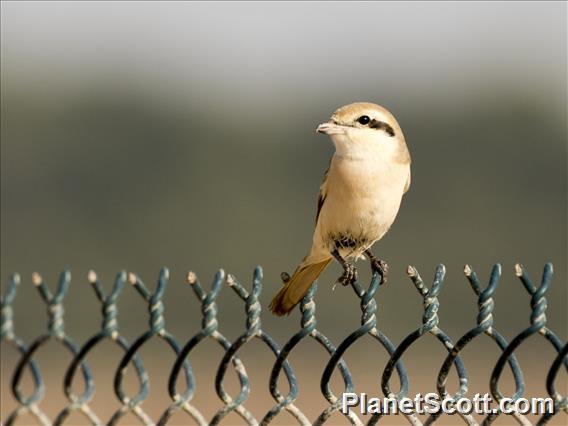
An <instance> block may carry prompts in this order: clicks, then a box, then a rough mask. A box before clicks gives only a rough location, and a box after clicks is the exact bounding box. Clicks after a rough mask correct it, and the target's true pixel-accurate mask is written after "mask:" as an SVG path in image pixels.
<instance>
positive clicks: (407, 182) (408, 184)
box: [404, 169, 412, 194]
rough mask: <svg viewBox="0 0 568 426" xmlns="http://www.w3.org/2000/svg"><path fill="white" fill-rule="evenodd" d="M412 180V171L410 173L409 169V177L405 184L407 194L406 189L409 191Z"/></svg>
mask: <svg viewBox="0 0 568 426" xmlns="http://www.w3.org/2000/svg"><path fill="white" fill-rule="evenodd" d="M411 180H412V177H411V173H410V169H408V177H407V178H406V183H405V184H404V193H405V194H406V191H408V188H410V181H411Z"/></svg>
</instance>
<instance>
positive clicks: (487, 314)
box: [437, 263, 526, 425]
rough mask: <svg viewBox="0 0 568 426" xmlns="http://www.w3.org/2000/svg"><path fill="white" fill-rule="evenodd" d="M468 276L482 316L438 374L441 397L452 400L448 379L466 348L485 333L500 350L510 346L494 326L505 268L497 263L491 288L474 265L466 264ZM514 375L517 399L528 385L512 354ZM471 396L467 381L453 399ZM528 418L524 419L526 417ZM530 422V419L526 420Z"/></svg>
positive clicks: (510, 361) (491, 418) (489, 419)
mask: <svg viewBox="0 0 568 426" xmlns="http://www.w3.org/2000/svg"><path fill="white" fill-rule="evenodd" d="M464 274H465V276H466V278H467V280H468V282H469V284H470V286H471V288H472V290H473V291H474V293H475V294H476V295H477V296H478V298H477V307H478V311H479V312H478V314H477V326H476V327H474V328H472V329H471V330H469V331H468V332H467V333H465V334H464V335H463V336H462V337H460V338H459V339H458V341H457V342H456V344H455V346H454V348H453V349H452V350H451V351H450V353H449V354H448V355H447V357H446V359H445V360H444V363H443V364H442V367H441V368H440V372H439V373H438V379H437V387H438V395H440V397H441V398H446V397H448V396H449V395H448V392H447V390H446V380H447V377H448V374H450V369H451V367H452V364H453V362H454V360H455V359H456V357H457V356H458V355H459V353H460V352H461V351H463V350H464V349H465V347H466V346H467V345H468V344H469V343H471V342H472V341H473V339H475V338H476V337H477V336H480V335H482V334H485V335H487V336H489V337H490V338H491V339H492V340H493V341H494V342H495V343H496V344H497V345H498V346H499V349H501V350H504V349H505V348H506V347H507V345H508V343H507V341H506V340H505V338H504V337H503V336H502V335H501V334H500V333H499V332H498V331H497V330H496V329H495V328H494V327H493V309H494V307H495V302H494V301H493V294H494V293H495V290H496V289H497V286H498V285H499V279H500V277H501V265H500V264H498V263H497V264H495V265H494V266H493V269H492V270H491V275H490V278H489V283H488V284H487V287H485V288H482V287H481V284H480V283H479V279H478V278H477V274H476V273H475V271H473V269H472V268H471V266H469V265H466V266H465V267H464ZM507 362H508V364H509V367H510V369H511V372H512V373H513V378H514V381H515V394H514V395H513V398H520V397H521V396H522V395H523V393H524V390H525V383H524V379H523V373H522V371H521V368H520V366H519V363H518V361H517V358H516V357H515V355H512V356H511V357H509V358H508V360H507ZM466 394H467V382H464V383H462V386H460V388H459V389H458V391H457V392H456V393H455V394H454V395H452V396H451V398H452V399H453V401H454V402H455V401H456V400H458V399H459V398H462V397H464V396H465V395H466ZM498 415H499V413H496V414H488V416H487V417H486V418H485V420H484V421H483V424H484V425H489V424H491V423H492V422H493V421H494V420H495V419H496V418H497V416H498ZM523 419H524V417H523ZM524 420H526V419H524Z"/></svg>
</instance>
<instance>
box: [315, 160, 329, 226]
mask: <svg viewBox="0 0 568 426" xmlns="http://www.w3.org/2000/svg"><path fill="white" fill-rule="evenodd" d="M329 164H330V166H331V161H330V163H329ZM330 166H327V170H326V171H325V173H324V175H323V182H322V183H321V185H320V192H319V195H318V212H317V213H316V225H317V223H318V219H319V216H320V213H321V208H322V207H323V203H324V202H325V197H326V195H327V173H328V172H329V167H330Z"/></svg>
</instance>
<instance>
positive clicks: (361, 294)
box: [317, 272, 417, 424]
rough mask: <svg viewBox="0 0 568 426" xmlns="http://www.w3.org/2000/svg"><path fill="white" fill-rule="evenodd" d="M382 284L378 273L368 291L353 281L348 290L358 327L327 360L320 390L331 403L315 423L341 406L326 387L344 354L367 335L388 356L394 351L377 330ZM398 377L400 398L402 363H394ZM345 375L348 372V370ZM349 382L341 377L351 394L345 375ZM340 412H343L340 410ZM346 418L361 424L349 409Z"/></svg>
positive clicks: (412, 420)
mask: <svg viewBox="0 0 568 426" xmlns="http://www.w3.org/2000/svg"><path fill="white" fill-rule="evenodd" d="M383 283H384V278H383V276H381V275H380V274H378V273H376V272H375V273H373V276H372V278H371V282H370V284H369V288H368V289H367V290H364V289H363V288H362V287H361V286H360V285H359V283H358V282H354V283H353V284H352V285H351V287H352V288H353V291H354V292H355V295H356V296H357V297H358V298H359V299H360V308H361V311H362V316H361V326H360V327H359V328H357V329H356V330H355V331H354V332H352V333H351V334H349V335H348V336H347V337H346V338H345V339H344V340H343V341H342V342H341V343H340V344H339V346H338V347H337V349H336V350H335V351H333V352H332V353H331V357H330V360H329V361H328V363H327V365H326V367H325V369H324V372H323V374H322V379H321V391H322V393H323V394H324V396H325V398H326V399H327V400H328V401H329V402H330V403H331V404H332V405H331V407H329V408H328V409H327V410H326V411H324V412H323V413H322V414H321V415H320V417H319V418H318V421H317V423H323V421H324V420H325V419H326V418H328V417H329V416H330V415H331V413H333V411H336V410H338V409H339V408H340V407H341V401H340V400H339V399H338V398H337V396H335V395H334V394H333V393H332V392H331V389H330V387H329V381H330V379H331V376H332V374H333V371H334V369H335V368H336V366H338V365H339V366H340V369H341V363H344V361H343V360H342V358H341V357H342V356H343V354H344V353H345V352H346V351H347V350H348V349H349V348H350V347H351V346H352V345H353V344H354V343H355V342H356V341H357V340H359V339H360V338H361V337H363V336H365V335H367V334H368V335H369V336H371V337H372V338H374V339H375V340H377V341H378V342H379V343H380V344H381V346H382V347H383V348H384V349H386V351H387V352H388V354H389V356H392V354H393V353H394V352H395V346H394V345H393V344H392V342H391V341H390V340H389V339H388V338H387V337H386V336H385V335H384V334H383V333H382V332H380V331H379V330H378V329H377V316H376V312H377V303H376V301H375V299H374V295H375V293H376V292H377V290H378V288H379V287H380V286H381V285H382V284H383ZM345 369H346V367H345ZM396 369H397V374H398V377H399V380H400V383H401V391H400V393H401V395H406V393H407V392H408V375H407V373H406V369H405V368H404V365H403V364H402V362H397V363H396ZM347 372H348V371H347ZM347 378H348V379H349V381H346V380H345V379H346V377H345V375H344V382H345V384H346V390H345V392H353V388H354V386H353V383H352V381H351V376H350V375H349V376H347ZM342 412H343V411H342ZM347 416H348V418H349V420H350V421H351V423H352V424H362V422H361V420H360V419H359V418H358V417H357V416H356V415H355V413H353V412H352V411H351V410H349V412H348V415H347ZM380 417H381V415H380V414H373V415H372V416H371V418H370V420H369V424H376V423H377V422H378V420H379V419H380ZM406 417H407V419H408V420H409V422H410V423H411V424H416V421H417V419H416V416H414V415H413V414H411V415H408V416H406Z"/></svg>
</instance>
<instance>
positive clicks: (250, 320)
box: [210, 266, 309, 425]
mask: <svg viewBox="0 0 568 426" xmlns="http://www.w3.org/2000/svg"><path fill="white" fill-rule="evenodd" d="M227 284H228V285H229V286H230V287H231V288H232V289H233V291H235V293H236V294H237V296H238V297H239V298H240V299H241V300H243V301H244V302H245V312H246V315H247V321H246V331H245V332H244V333H243V334H242V335H241V336H239V337H238V338H237V339H236V340H235V341H234V342H233V343H232V345H231V346H230V347H229V348H228V349H227V352H226V353H225V356H224V357H223V359H222V360H221V363H220V365H219V368H218V370H217V375H216V377H215V389H216V391H217V395H218V396H219V398H220V399H221V401H223V403H224V404H225V405H224V407H222V408H221V409H220V410H219V411H217V413H216V414H215V416H214V417H213V419H212V420H211V423H210V424H212V425H216V424H219V422H220V421H221V420H222V419H223V417H225V416H226V415H227V414H228V413H230V412H231V411H236V412H237V413H238V414H239V415H240V416H241V417H242V418H243V420H245V421H246V422H247V424H249V425H257V424H258V421H257V420H256V418H255V417H254V416H253V415H252V414H250V413H249V412H248V411H247V414H244V413H241V412H239V407H240V406H242V404H243V403H244V402H245V401H246V400H247V398H248V396H249V394H250V382H249V381H248V378H247V376H246V375H243V376H239V379H240V385H241V390H240V392H239V394H238V395H237V396H236V397H235V398H232V397H231V396H230V395H229V394H228V393H227V392H226V391H225V388H224V386H223V381H224V379H225V374H226V372H227V368H228V365H229V362H231V360H232V359H233V357H234V356H235V355H236V354H237V352H238V351H239V350H240V349H241V348H242V347H243V346H244V345H245V344H246V343H247V342H250V341H251V340H252V339H255V338H256V339H259V340H260V341H262V342H263V343H264V344H266V346H268V348H269V349H270V350H271V351H272V353H273V354H274V356H275V357H276V358H278V356H279V354H280V348H279V346H278V344H277V343H276V342H275V341H274V339H272V337H270V335H268V334H267V333H266V332H264V331H263V330H262V329H261V321H260V312H261V305H260V302H259V300H258V298H259V296H260V293H261V291H262V268H261V267H260V266H257V267H256V268H255V270H254V274H253V285H252V290H251V292H250V293H249V292H248V291H247V290H246V289H245V288H244V287H243V286H242V285H241V284H240V283H239V282H238V281H237V280H236V278H235V277H234V276H233V275H229V276H228V278H227ZM283 368H284V373H285V375H286V377H287V379H288V384H289V385H290V388H291V389H293V388H294V387H296V386H297V381H296V377H295V375H294V372H293V371H292V368H291V367H290V365H289V363H288V361H285V362H284V367H283ZM243 379H246V380H243ZM277 395H279V393H277ZM273 396H274V394H273ZM285 409H286V411H288V412H289V413H290V414H292V416H294V417H295V418H296V419H297V420H298V421H299V422H300V424H309V421H308V420H307V419H306V417H305V416H304V415H303V414H302V412H301V411H300V410H299V409H298V408H297V407H296V406H295V405H294V404H293V403H290V404H288V405H286V407H285ZM264 423H265V422H264V421H263V424H264Z"/></svg>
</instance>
